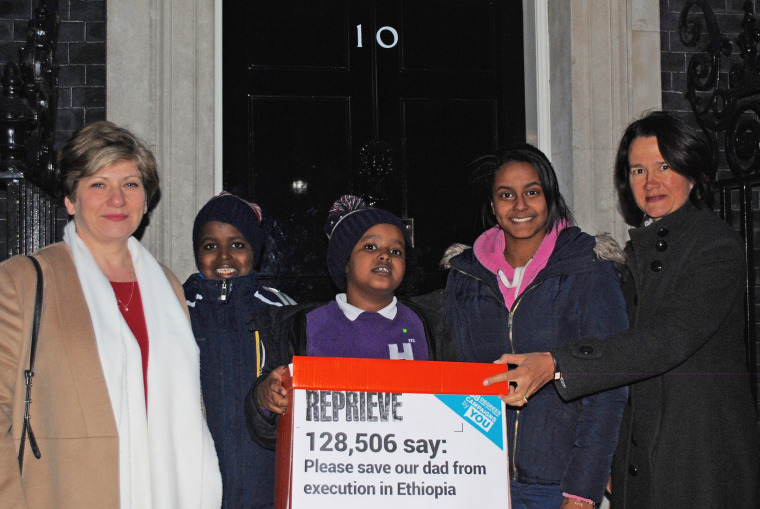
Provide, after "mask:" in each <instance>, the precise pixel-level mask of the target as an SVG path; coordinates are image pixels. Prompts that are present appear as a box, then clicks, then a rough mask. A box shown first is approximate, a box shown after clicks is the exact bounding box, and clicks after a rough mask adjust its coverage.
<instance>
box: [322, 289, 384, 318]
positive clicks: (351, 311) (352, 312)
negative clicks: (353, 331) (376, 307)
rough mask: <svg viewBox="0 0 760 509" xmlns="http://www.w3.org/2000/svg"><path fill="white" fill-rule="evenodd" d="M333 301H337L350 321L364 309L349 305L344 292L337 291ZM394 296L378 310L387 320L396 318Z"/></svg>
mask: <svg viewBox="0 0 760 509" xmlns="http://www.w3.org/2000/svg"><path fill="white" fill-rule="evenodd" d="M335 302H337V303H338V307H339V308H340V310H341V311H343V314H344V315H346V318H348V319H349V320H351V321H352V322H353V321H354V320H356V319H357V318H358V317H359V315H360V314H362V313H364V312H365V310H363V309H360V308H358V307H356V306H354V305H351V304H349V303H348V301H347V300H346V294H345V293H339V294H338V295H336V296H335ZM396 311H397V309H396V297H393V300H392V301H391V303H390V304H388V305H387V306H385V307H384V308H383V309H381V310H380V311H378V313H380V314H381V315H383V316H384V317H385V318H387V319H388V320H393V319H394V318H396Z"/></svg>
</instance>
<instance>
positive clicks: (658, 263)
mask: <svg viewBox="0 0 760 509" xmlns="http://www.w3.org/2000/svg"><path fill="white" fill-rule="evenodd" d="M661 270H662V262H661V261H660V260H655V261H653V262H652V271H654V272H660V271H661Z"/></svg>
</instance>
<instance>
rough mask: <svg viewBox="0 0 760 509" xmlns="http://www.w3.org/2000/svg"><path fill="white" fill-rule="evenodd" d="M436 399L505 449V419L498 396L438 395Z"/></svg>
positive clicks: (500, 447)
mask: <svg viewBox="0 0 760 509" xmlns="http://www.w3.org/2000/svg"><path fill="white" fill-rule="evenodd" d="M435 397H436V398H438V399H439V400H440V401H441V402H442V403H443V404H444V405H446V406H447V407H449V408H450V409H451V410H453V411H454V413H456V414H457V415H459V416H460V417H462V419H463V420H464V421H466V422H467V423H469V424H470V425H471V426H472V427H473V428H475V429H476V430H478V431H480V432H481V433H482V434H483V435H485V436H486V438H488V439H489V440H490V441H491V442H493V443H494V444H496V446H497V447H498V448H499V449H502V450H503V449H504V440H503V427H504V419H503V413H502V411H501V400H499V398H498V396H463V395H460V394H436V395H435Z"/></svg>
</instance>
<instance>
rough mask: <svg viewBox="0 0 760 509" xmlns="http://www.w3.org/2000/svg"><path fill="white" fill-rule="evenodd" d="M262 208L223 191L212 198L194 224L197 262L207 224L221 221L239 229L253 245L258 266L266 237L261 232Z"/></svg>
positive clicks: (194, 248) (196, 217) (194, 244)
mask: <svg viewBox="0 0 760 509" xmlns="http://www.w3.org/2000/svg"><path fill="white" fill-rule="evenodd" d="M261 220H262V215H261V207H259V206H258V205H256V204H255V203H249V202H247V201H245V200H244V199H242V198H240V197H238V196H235V195H234V194H231V193H228V192H226V191H222V192H221V193H219V194H218V195H217V196H214V197H213V198H211V199H210V200H209V201H208V202H206V204H205V205H204V206H203V208H201V210H200V211H199V212H198V215H197V216H195V222H194V223H193V253H195V262H196V263H197V262H198V244H199V243H200V240H201V232H202V231H203V227H204V226H206V223H208V222H210V221H219V222H220V223H227V224H231V225H232V226H234V227H235V228H237V229H238V230H239V231H240V233H242V234H243V237H245V239H246V240H247V241H248V243H249V244H250V245H251V249H252V250H253V260H254V265H258V263H259V259H260V258H261V250H262V248H263V247H264V235H263V232H262V231H261Z"/></svg>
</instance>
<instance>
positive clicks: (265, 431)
mask: <svg viewBox="0 0 760 509" xmlns="http://www.w3.org/2000/svg"><path fill="white" fill-rule="evenodd" d="M398 300H399V302H401V303H402V304H404V305H406V306H407V307H408V308H409V309H411V310H412V311H414V313H415V314H416V315H417V316H418V317H419V318H420V320H421V321H422V325H423V326H424V328H425V339H426V340H427V344H428V356H429V360H431V361H456V360H457V357H456V350H455V348H454V345H453V343H452V341H451V336H450V335H449V332H448V329H447V328H446V320H445V309H444V302H445V294H444V292H443V290H438V291H436V292H432V293H429V294H426V295H420V296H418V297H411V298H409V299H403V298H399V299H398ZM322 305H324V303H320V304H303V305H298V306H287V307H284V308H271V307H270V308H268V309H264V310H262V311H260V312H255V313H254V314H253V316H252V319H251V323H250V327H251V330H258V332H259V336H260V338H261V341H262V343H263V346H264V350H265V360H264V367H263V369H262V375H261V376H260V377H259V378H258V379H257V380H256V383H255V384H254V385H253V387H252V388H251V390H250V392H249V393H248V396H247V397H246V398H245V414H246V420H247V422H248V431H249V432H250V434H251V438H253V440H254V441H255V442H256V443H258V444H259V445H261V446H262V447H266V448H268V449H274V447H275V431H276V427H277V417H278V416H277V415H276V414H269V415H267V413H266V412H264V411H262V410H261V408H259V405H258V403H257V402H256V387H258V384H259V383H261V382H262V381H263V379H264V378H266V375H267V374H268V373H270V372H272V371H273V370H274V369H275V368H277V367H278V366H282V365H285V364H289V363H290V361H291V360H292V359H293V356H294V355H306V343H307V339H306V315H307V314H308V313H309V312H310V311H312V310H314V309H316V308H318V307H320V306H322ZM399 362H405V361H399Z"/></svg>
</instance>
